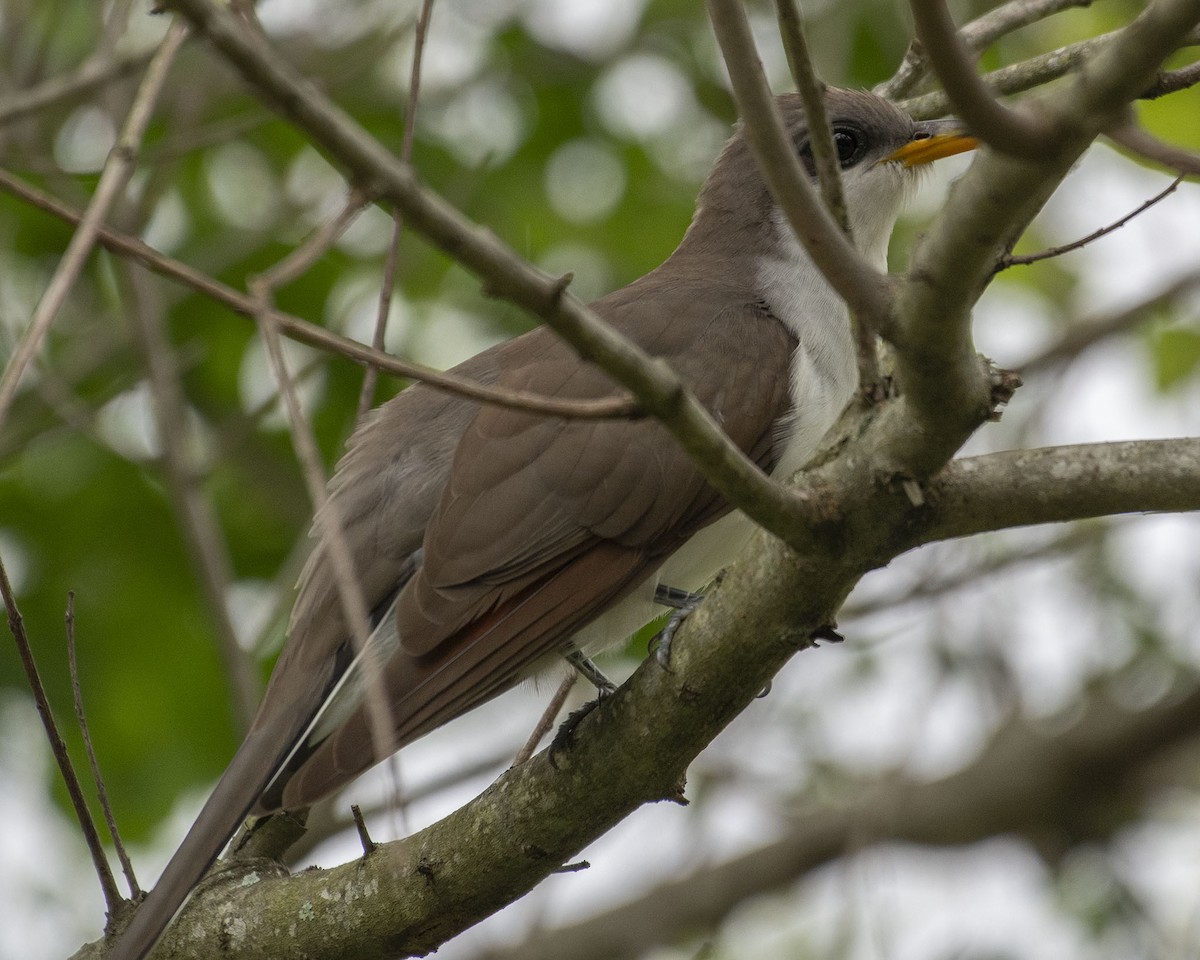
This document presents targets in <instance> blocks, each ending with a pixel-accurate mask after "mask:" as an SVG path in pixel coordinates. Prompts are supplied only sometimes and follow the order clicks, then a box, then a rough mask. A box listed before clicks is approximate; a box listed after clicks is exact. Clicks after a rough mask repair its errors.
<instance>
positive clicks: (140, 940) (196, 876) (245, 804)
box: [108, 728, 282, 960]
mask: <svg viewBox="0 0 1200 960" xmlns="http://www.w3.org/2000/svg"><path fill="white" fill-rule="evenodd" d="M280 752H281V751H280V738H279V737H278V736H277V731H274V730H269V729H264V728H259V729H256V730H254V731H252V732H251V733H250V735H249V736H248V737H247V738H246V740H245V741H244V742H243V743H242V745H241V747H240V748H239V749H238V751H237V753H236V754H234V757H233V760H232V761H231V762H230V764H229V766H228V767H227V768H226V770H225V773H224V774H223V775H222V776H221V779H220V780H219V781H218V782H217V785H216V787H215V788H214V789H213V792H212V794H211V795H210V796H209V798H208V800H207V801H206V802H205V804H204V807H203V808H202V809H201V811H200V814H199V816H198V817H197V818H196V822H195V823H194V824H192V828H191V830H189V831H188V833H187V836H186V837H184V839H183V843H182V844H180V846H179V849H178V850H176V851H175V853H174V855H173V856H172V857H171V860H170V862H168V863H167V866H166V868H165V869H164V870H163V873H162V876H161V877H160V878H159V880H158V883H157V884H155V886H154V889H153V890H151V891H150V892H149V893H148V894H147V895H146V899H145V900H143V901H142V903H141V905H140V906H139V907H138V908H137V912H135V913H134V915H133V919H132V920H130V922H129V926H127V927H126V928H125V930H124V931H123V932H122V933H121V934H120V935H119V936H118V938H117V940H116V942H115V943H114V944H113V946H112V949H111V950H110V951H109V954H108V956H109V957H110V960H141V958H142V957H144V956H145V955H146V954H147V953H149V952H150V950H151V948H153V946H154V944H155V943H156V942H157V941H158V938H159V937H160V936H161V935H162V932H163V930H165V929H166V927H167V924H169V923H170V922H171V920H172V919H173V918H174V916H175V914H176V913H178V912H179V908H180V907H181V906H183V904H184V901H186V900H187V898H188V894H189V893H191V891H192V888H193V887H194V886H195V885H196V884H197V883H198V882H199V881H200V878H201V877H203V876H204V874H205V873H206V872H207V871H208V868H209V867H211V866H212V865H213V863H214V862H215V861H216V859H217V857H218V856H220V853H221V851H222V850H223V849H225V845H226V844H227V843H228V842H229V839H230V838H231V837H232V836H233V834H234V833H235V832H236V831H237V829H238V827H240V826H241V824H242V821H243V820H245V818H246V816H247V814H249V812H250V810H251V809H252V808H253V807H254V804H255V801H256V800H257V799H258V797H259V795H260V794H261V793H262V791H263V789H264V788H265V787H266V785H267V781H269V780H270V778H271V776H272V775H273V773H274V771H275V769H276V768H277V766H278V764H279V762H280V761H281V759H282V758H281V756H280Z"/></svg>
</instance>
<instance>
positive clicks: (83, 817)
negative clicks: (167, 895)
mask: <svg viewBox="0 0 1200 960" xmlns="http://www.w3.org/2000/svg"><path fill="white" fill-rule="evenodd" d="M0 600H3V601H4V609H5V610H6V611H7V613H8V629H9V630H10V631H11V633H12V635H13V639H14V640H16V642H17V652H18V653H19V654H20V656H21V665H22V666H23V667H24V668H25V678H26V680H27V681H28V683H29V689H30V691H31V692H32V693H33V702H34V704H35V705H36V706H37V712H38V716H40V717H41V718H42V726H43V727H45V728H46V738H47V739H48V740H49V741H50V751H51V752H52V753H53V754H54V760H55V762H56V763H57V764H58V769H59V772H60V773H61V774H62V778H63V781H64V782H65V783H66V786H67V795H68V796H69V797H70V798H71V806H72V807H74V808H75V816H76V817H77V818H78V820H79V827H80V829H81V830H82V831H83V839H84V842H85V843H86V844H87V848H88V852H90V853H91V855H92V863H93V865H94V866H95V868H96V876H97V877H98V878H99V879H100V889H101V890H102V891H103V892H104V902H105V904H106V905H107V907H108V914H109V916H110V917H113V916H116V915H117V914H118V913H120V912H121V910H122V909H123V908H124V904H125V901H124V899H123V898H122V897H121V892H120V891H119V890H118V889H117V882H116V880H115V879H114V878H113V875H112V870H111V869H109V866H108V859H107V858H106V857H105V856H104V846H103V844H101V842H100V833H99V831H97V830H96V821H95V820H93V819H92V814H91V811H89V810H88V805H87V801H86V800H85V799H84V797H83V787H82V786H81V785H80V783H79V777H78V776H77V775H76V773H75V768H74V767H73V766H72V765H71V756H70V754H69V753H67V744H66V741H64V740H63V738H62V734H61V733H60V732H59V730H58V724H57V723H56V722H55V720H54V711H53V710H52V709H51V708H50V700H49V698H48V697H47V696H46V688H45V687H44V686H43V685H42V678H41V676H40V675H39V674H38V669H37V664H36V663H35V662H34V659H33V648H32V647H31V646H30V645H29V636H28V635H27V634H26V633H25V621H24V619H23V618H22V617H21V611H20V610H19V609H18V608H17V599H16V597H15V596H14V594H13V588H12V584H11V583H10V582H9V579H8V571H7V570H6V569H5V568H4V560H3V559H2V558H0Z"/></svg>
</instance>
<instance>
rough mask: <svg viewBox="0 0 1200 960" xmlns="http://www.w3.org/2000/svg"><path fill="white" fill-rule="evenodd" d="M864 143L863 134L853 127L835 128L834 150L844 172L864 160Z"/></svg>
mask: <svg viewBox="0 0 1200 960" xmlns="http://www.w3.org/2000/svg"><path fill="white" fill-rule="evenodd" d="M862 143H863V141H862V134H860V133H859V132H858V131H857V130H855V129H854V128H853V127H840V126H839V127H834V128H833V149H834V150H836V151H837V158H838V163H839V164H841V166H842V169H843V170H844V169H845V168H846V167H849V166H853V165H854V164H855V163H857V162H858V161H859V160H860V159H861V158H862V149H863V148H862Z"/></svg>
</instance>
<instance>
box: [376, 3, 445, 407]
mask: <svg viewBox="0 0 1200 960" xmlns="http://www.w3.org/2000/svg"><path fill="white" fill-rule="evenodd" d="M432 16H433V0H423V2H422V4H421V14H420V16H419V17H418V18H417V26H416V29H415V30H414V33H413V59H412V69H411V71H410V72H409V76H408V109H407V110H406V111H405V113H404V133H403V135H402V137H401V140H400V160H401V161H402V162H404V163H410V162H411V161H412V148H413V139H414V138H415V136H416V131H417V101H418V99H419V98H420V94H421V59H422V56H423V55H424V53H425V38H426V36H427V35H428V33H429V19H430V17H432ZM403 234H404V214H403V213H402V212H401V211H400V210H398V209H397V210H396V211H394V212H393V214H392V240H391V243H389V244H388V252H387V259H386V260H385V261H384V264H383V279H382V281H381V282H380V284H379V307H378V310H377V312H376V315H375V332H374V333H373V334H372V335H371V346H372V347H374V348H375V349H376V350H382V349H383V345H384V341H385V339H386V336H387V323H388V313H389V312H390V311H391V307H392V291H393V290H394V289H395V287H396V267H397V265H398V261H399V259H400V237H401V236H402V235H403ZM376 379H377V374H376V371H375V368H374V367H367V369H366V371H365V372H364V374H363V382H362V390H361V391H360V393H359V396H358V418H359V419H360V420H361V419H362V418H363V417H364V416H366V413H367V411H368V410H369V409H371V404H372V403H373V402H374V400H375V381H376Z"/></svg>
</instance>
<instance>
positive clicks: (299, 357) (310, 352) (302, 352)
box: [238, 337, 325, 430]
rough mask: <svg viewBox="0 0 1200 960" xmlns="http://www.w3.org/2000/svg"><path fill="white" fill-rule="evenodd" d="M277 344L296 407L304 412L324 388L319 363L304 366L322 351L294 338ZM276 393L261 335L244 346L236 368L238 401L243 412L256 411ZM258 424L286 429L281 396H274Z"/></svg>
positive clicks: (323, 376)
mask: <svg viewBox="0 0 1200 960" xmlns="http://www.w3.org/2000/svg"><path fill="white" fill-rule="evenodd" d="M280 346H281V348H282V350H283V358H284V363H285V365H286V366H287V369H288V373H289V374H290V375H291V378H292V384H293V386H294V387H295V390H296V397H297V399H299V401H300V406H301V408H302V409H304V410H306V411H311V410H312V409H313V407H314V406H315V405H316V402H317V400H318V399H319V398H320V395H321V391H322V390H323V389H324V386H325V371H324V369H323V368H322V367H320V366H318V367H317V368H316V369H315V370H309V369H308V367H309V365H310V364H311V363H312V361H313V360H314V359H316V358H318V357H321V356H322V354H320V353H319V352H318V351H316V350H314V349H313V348H312V347H306V346H305V345H304V344H302V343H296V342H295V341H294V340H286V339H282V338H281V339H280ZM278 393H279V391H278V389H277V387H276V384H275V374H274V373H273V372H272V370H271V364H270V362H269V360H268V359H267V348H266V346H265V345H264V344H263V341H262V338H261V337H255V338H254V339H253V340H251V341H250V345H249V346H248V347H247V348H246V352H245V354H243V356H242V365H241V367H239V368H238V395H239V397H240V399H241V401H242V409H243V410H245V411H246V412H247V413H250V412H252V411H255V410H258V409H259V407H260V406H261V405H262V404H264V403H266V402H267V401H268V400H269V399H271V398H273V397H277V396H278ZM260 423H261V425H262V427H263V428H264V429H269V430H285V429H287V424H288V420H287V411H285V410H284V408H283V401H282V399H278V400H277V401H276V402H275V403H274V404H273V405H272V407H271V410H270V412H268V413H267V414H265V415H264V416H263V418H262V419H261V421H260Z"/></svg>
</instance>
